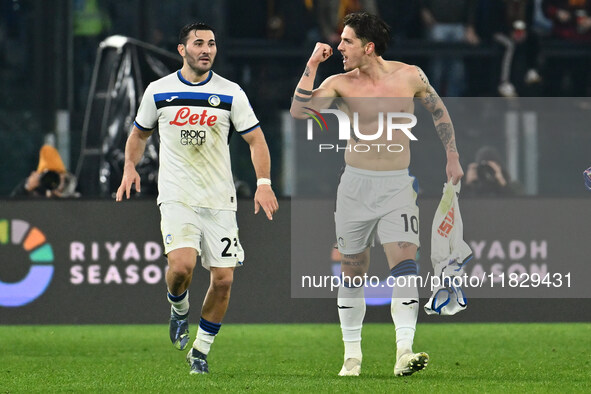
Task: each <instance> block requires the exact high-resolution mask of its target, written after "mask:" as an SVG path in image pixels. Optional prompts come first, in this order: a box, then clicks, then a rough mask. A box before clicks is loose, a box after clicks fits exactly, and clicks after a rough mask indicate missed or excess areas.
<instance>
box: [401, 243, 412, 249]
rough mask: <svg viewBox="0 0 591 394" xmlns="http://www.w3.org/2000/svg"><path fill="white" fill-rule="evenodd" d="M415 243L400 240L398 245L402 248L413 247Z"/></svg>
mask: <svg viewBox="0 0 591 394" xmlns="http://www.w3.org/2000/svg"><path fill="white" fill-rule="evenodd" d="M413 245H414V244H413V243H410V242H398V247H399V248H401V249H404V248H409V247H411V246H413Z"/></svg>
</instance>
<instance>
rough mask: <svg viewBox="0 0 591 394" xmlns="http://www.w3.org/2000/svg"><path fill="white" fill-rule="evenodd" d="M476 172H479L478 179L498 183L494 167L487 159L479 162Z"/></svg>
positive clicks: (483, 181)
mask: <svg viewBox="0 0 591 394" xmlns="http://www.w3.org/2000/svg"><path fill="white" fill-rule="evenodd" d="M476 173H477V174H478V179H479V180H480V182H482V183H488V184H497V183H498V182H497V176H496V173H495V170H494V168H492V167H491V166H490V164H488V162H487V161H486V160H483V161H481V162H480V163H479V164H478V167H476Z"/></svg>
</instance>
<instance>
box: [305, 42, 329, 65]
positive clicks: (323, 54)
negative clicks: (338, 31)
mask: <svg viewBox="0 0 591 394" xmlns="http://www.w3.org/2000/svg"><path fill="white" fill-rule="evenodd" d="M331 56H332V48H331V46H330V45H328V44H325V43H323V42H317V43H316V46H315V47H314V51H313V52H312V56H310V61H311V62H313V63H322V62H323V61H325V60H326V59H328V58H329V57H331Z"/></svg>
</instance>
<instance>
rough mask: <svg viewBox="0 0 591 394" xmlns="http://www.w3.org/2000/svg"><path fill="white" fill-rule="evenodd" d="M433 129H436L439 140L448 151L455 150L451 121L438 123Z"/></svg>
mask: <svg viewBox="0 0 591 394" xmlns="http://www.w3.org/2000/svg"><path fill="white" fill-rule="evenodd" d="M435 129H436V130H437V135H438V136H439V139H440V140H441V142H443V146H444V147H445V149H446V150H449V151H450V152H457V151H458V150H457V148H456V141H455V139H454V136H453V134H454V129H453V127H452V125H451V123H448V122H445V123H440V124H438V125H437V126H436V127H435Z"/></svg>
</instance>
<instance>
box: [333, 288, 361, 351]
mask: <svg viewBox="0 0 591 394" xmlns="http://www.w3.org/2000/svg"><path fill="white" fill-rule="evenodd" d="M337 306H338V308H339V320H340V321H341V331H342V333H343V342H344V345H345V360H347V359H348V358H357V359H359V360H361V358H362V353H361V328H362V327H363V318H364V317H365V294H364V290H363V287H344V286H343V285H341V287H339V292H338V298H337Z"/></svg>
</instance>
